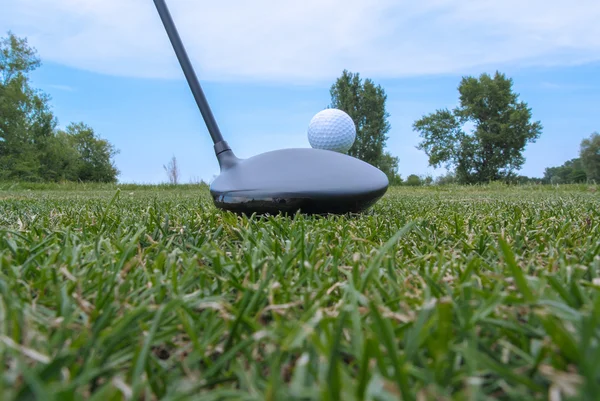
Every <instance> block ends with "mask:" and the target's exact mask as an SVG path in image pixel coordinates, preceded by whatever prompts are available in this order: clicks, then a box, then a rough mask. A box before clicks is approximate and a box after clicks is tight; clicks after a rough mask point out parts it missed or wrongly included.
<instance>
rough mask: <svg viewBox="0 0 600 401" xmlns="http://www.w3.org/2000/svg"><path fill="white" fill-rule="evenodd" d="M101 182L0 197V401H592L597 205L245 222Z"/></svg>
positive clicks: (182, 195) (479, 199) (471, 195)
mask: <svg viewBox="0 0 600 401" xmlns="http://www.w3.org/2000/svg"><path fill="white" fill-rule="evenodd" d="M35 185H47V184H35ZM35 185H32V186H35ZM57 186H58V185H57ZM114 186H115V185H114V184H101V185H98V186H93V185H81V186H70V188H71V189H70V190H53V189H51V187H50V186H49V187H48V188H49V190H46V191H36V190H33V191H29V190H16V189H12V190H10V189H8V190H6V191H4V192H3V193H2V197H3V200H2V202H0V230H1V231H2V235H0V311H1V313H2V314H1V317H2V324H1V325H0V364H1V366H2V367H3V370H2V380H0V393H1V394H2V399H3V400H6V401H11V400H26V399H44V400H73V401H79V400H84V399H85V400H92V401H93V400H123V399H131V400H141V399H145V400H159V399H160V400H198V399H203V400H224V399H231V400H242V399H244V400H265V399H270V400H282V399H290V400H300V399H302V400H336V399H339V400H349V401H352V400H365V399H366V400H391V399H399V398H400V394H401V396H402V399H403V400H444V399H447V400H450V399H454V400H466V399H474V400H484V399H501V400H545V399H558V398H557V397H558V395H560V397H561V399H564V400H568V399H571V400H575V399H577V400H590V401H591V400H595V399H596V397H597V394H599V393H600V387H599V386H600V365H599V364H598V363H597V361H598V358H599V357H600V331H598V327H599V325H600V286H599V285H598V280H599V279H600V265H599V264H598V255H599V254H600V248H599V244H600V212H599V211H600V198H599V197H598V195H597V194H595V193H591V192H583V190H579V189H571V188H570V187H569V188H566V189H565V188H563V187H562V186H561V187H560V188H556V187H554V188H553V187H541V188H540V190H535V189H534V190H531V189H529V188H524V189H520V187H515V188H514V189H505V188H504V187H503V188H501V189H497V188H496V187H484V186H478V187H475V188H472V189H466V188H461V187H452V188H451V189H450V188H448V189H447V190H445V189H441V188H440V187H435V186H433V187H430V188H427V189H424V188H421V189H419V190H413V189H410V188H406V187H396V188H391V189H390V191H389V192H388V193H387V194H386V195H385V196H384V198H382V199H381V201H380V202H379V203H377V204H376V205H375V206H374V208H373V209H372V210H371V211H370V212H368V213H366V214H362V215H357V216H324V217H319V216H312V217H311V216H302V215H298V216H294V217H289V218H286V217H283V216H267V217H263V218H259V217H257V216H254V217H244V216H235V215H233V214H230V213H226V212H221V211H217V210H216V209H215V208H214V206H213V205H212V203H211V198H210V194H209V192H208V188H206V187H204V188H200V187H198V186H196V187H192V186H181V187H180V186H178V187H175V186H168V185H163V186H158V187H135V186H128V187H127V188H128V189H127V190H124V188H125V187H121V186H119V188H123V190H117V191H115V190H114V189H110V188H114ZM549 395H552V396H551V397H549Z"/></svg>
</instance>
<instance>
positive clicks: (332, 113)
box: [308, 109, 356, 153]
mask: <svg viewBox="0 0 600 401" xmlns="http://www.w3.org/2000/svg"><path fill="white" fill-rule="evenodd" d="M355 139H356V125H354V121H352V118H351V117H350V116H349V115H348V114H346V113H345V112H344V111H342V110H339V109H325V110H322V111H320V112H318V113H317V114H315V116H314V117H313V118H312V119H311V120H310V124H309V125H308V142H309V143H310V146H312V147H313V148H315V149H325V150H331V151H334V152H339V153H346V152H348V151H349V150H350V148H351V147H352V145H353V144H354V140H355Z"/></svg>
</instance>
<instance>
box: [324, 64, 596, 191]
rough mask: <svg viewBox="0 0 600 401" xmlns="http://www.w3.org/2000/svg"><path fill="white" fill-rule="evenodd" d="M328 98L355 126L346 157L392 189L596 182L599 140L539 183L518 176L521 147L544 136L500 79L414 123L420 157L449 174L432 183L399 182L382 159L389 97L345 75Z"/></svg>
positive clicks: (465, 90) (388, 159)
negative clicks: (368, 167)
mask: <svg viewBox="0 0 600 401" xmlns="http://www.w3.org/2000/svg"><path fill="white" fill-rule="evenodd" d="M330 92H331V99H332V102H331V105H330V106H329V107H336V108H339V109H341V110H344V111H345V112H347V113H348V114H349V115H350V116H351V117H352V119H353V120H354V121H355V123H356V125H357V133H356V136H357V139H356V141H355V143H354V145H353V146H352V148H351V149H350V151H349V152H348V153H349V154H350V155H351V156H355V157H357V158H360V159H361V160H364V161H366V162H368V163H371V164H373V165H374V166H376V167H379V168H380V169H381V170H382V171H383V172H384V173H386V175H387V176H388V178H389V180H390V183H391V184H392V185H394V184H403V185H413V186H417V185H428V184H432V183H434V182H435V183H437V184H448V183H458V184H480V183H489V182H493V181H503V182H510V183H527V182H537V183H575V182H587V181H593V182H600V135H598V134H597V133H593V134H592V135H591V136H590V138H586V139H584V140H583V141H582V142H581V147H580V157H579V158H577V159H573V160H570V161H567V162H566V163H565V164H564V165H563V166H559V167H550V168H547V169H546V171H545V173H544V177H543V178H539V179H538V178H529V177H525V176H522V175H519V174H518V171H519V170H520V169H521V167H522V166H523V164H524V162H525V158H524V156H523V152H524V150H525V147H526V146H527V145H528V144H530V143H534V142H535V141H536V140H537V139H538V138H539V137H540V136H541V134H542V129H543V127H542V124H541V122H540V121H533V120H532V112H531V108H530V107H529V106H528V105H527V103H526V102H524V101H521V100H519V95H518V94H517V93H515V92H514V90H513V80H512V79H510V78H508V77H507V76H506V75H505V74H502V73H500V72H496V73H495V74H494V75H493V76H492V75H490V74H486V73H484V74H481V75H480V76H479V77H472V76H466V77H463V78H462V79H461V81H460V83H459V85H458V95H459V96H458V100H459V104H458V106H457V107H455V108H453V109H452V110H449V109H447V108H446V109H438V110H436V111H435V112H433V113H430V114H427V115H425V116H423V117H422V118H420V119H418V120H417V121H415V122H414V123H413V129H414V130H415V131H416V132H418V133H419V136H420V138H421V142H420V143H419V144H418V146H417V149H420V150H422V151H424V152H425V154H426V155H427V156H428V162H429V165H430V166H432V167H436V168H437V167H445V168H446V169H447V170H448V173H447V174H445V175H442V176H440V177H438V178H437V179H436V180H433V179H432V178H431V177H429V176H425V177H422V176H417V175H415V174H411V175H410V176H408V177H407V179H406V180H403V179H402V178H401V176H400V175H399V174H398V164H399V160H398V158H397V157H396V156H393V155H392V154H390V153H389V152H387V151H385V145H386V141H387V139H388V136H387V133H388V132H389V130H390V128H391V127H390V124H389V121H388V117H389V113H388V112H387V111H386V106H385V103H386V100H387V96H386V94H385V91H384V89H383V88H382V87H381V86H380V85H375V84H374V83H373V81H372V80H370V79H365V80H364V82H363V81H362V79H361V78H360V75H359V74H355V73H351V72H348V71H347V70H344V71H343V73H342V75H341V76H340V77H339V78H338V79H337V80H336V81H335V83H334V84H333V85H332V86H331V89H330Z"/></svg>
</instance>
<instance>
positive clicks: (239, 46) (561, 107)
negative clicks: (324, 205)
mask: <svg viewBox="0 0 600 401" xmlns="http://www.w3.org/2000/svg"><path fill="white" fill-rule="evenodd" d="M597 3H598V2H596V1H587V0H581V1H574V2H572V3H571V2H567V1H555V0H552V1H538V0H532V1H530V2H527V4H526V5H523V4H521V2H519V1H516V0H504V1H470V0H456V1H449V0H448V1H447V0H433V1H430V2H426V3H421V4H418V3H416V2H404V1H391V0H380V1H366V0H346V1H342V0H321V1H317V0H314V1H313V0H306V1H305V2H286V1H275V0H257V1H255V2H242V1H233V2H228V3H227V4H222V5H221V4H219V3H218V2H213V3H209V2H197V1H192V0H168V5H169V6H170V8H171V11H172V14H173V18H174V19H175V22H176V24H177V26H178V28H179V30H180V33H181V36H182V38H183V40H184V43H185V45H186V47H187V48H188V52H189V54H190V58H191V59H192V62H193V63H194V66H195V68H196V71H197V73H198V76H199V78H200V81H201V83H202V84H203V87H204V90H205V93H206V96H207V98H208V100H209V102H210V104H211V106H212V108H213V113H214V114H215V117H216V119H217V122H218V123H219V125H220V127H221V131H222V132H223V134H224V136H225V137H226V139H227V140H228V142H229V143H230V144H231V145H232V147H233V148H234V151H235V152H236V153H237V154H238V156H240V157H250V156H252V155H254V154H257V153H261V152H264V151H267V150H272V149H279V148H286V147H308V146H310V145H309V144H308V140H307V138H306V128H307V126H308V122H309V121H310V119H311V117H312V116H313V115H314V114H315V113H317V112H318V111H319V110H321V109H323V108H324V107H325V106H327V104H328V103H329V101H330V98H329V87H330V85H331V84H332V83H333V82H334V80H335V78H336V77H337V76H339V75H340V73H341V71H342V70H343V69H344V68H347V69H349V70H350V71H353V72H359V73H360V74H361V76H363V77H369V78H372V79H373V80H374V81H375V82H376V83H378V84H381V85H382V86H383V87H384V89H385V91H386V93H387V95H388V102H387V110H388V112H389V113H390V114H391V116H390V123H391V126H392V129H391V131H390V133H389V137H390V138H389V140H388V144H387V145H388V146H387V148H388V150H389V151H390V152H391V153H392V154H394V155H396V156H399V158H400V166H399V170H400V173H401V174H402V176H403V177H406V176H407V175H409V174H412V173H416V174H427V173H429V174H432V175H434V176H435V175H438V174H439V173H441V172H442V171H439V170H434V169H432V168H430V167H428V165H427V157H426V155H425V154H424V153H423V152H422V151H419V150H417V149H416V148H415V146H416V145H417V144H418V142H419V137H418V134H417V133H415V132H413V131H412V128H411V126H412V123H413V122H414V121H415V120H416V119H418V118H420V117H421V116H422V115H424V114H427V113H430V112H433V111H435V110H436V109H438V108H443V107H453V106H454V105H456V102H457V91H456V88H457V85H458V83H459V81H460V78H461V76H463V75H479V74H480V73H482V72H489V73H493V72H494V71H496V70H500V71H501V72H504V73H506V74H507V75H508V76H510V77H512V78H513V79H514V89H515V91H517V92H518V93H519V94H520V97H521V100H524V101H526V102H527V103H528V104H529V106H530V107H531V108H532V111H533V117H534V119H535V120H540V121H541V122H542V124H543V126H544V131H543V134H542V136H541V138H540V139H539V140H538V141H537V142H536V143H534V144H530V145H528V147H527V150H526V152H525V156H526V159H527V161H526V163H525V166H524V168H523V169H522V171H521V173H522V174H525V175H529V176H538V177H539V176H541V175H542V174H543V171H544V168H546V167H549V166H554V165H560V164H562V163H563V162H564V161H566V160H568V159H570V158H573V157H577V153H578V148H579V143H580V142H581V139H583V138H584V137H587V136H589V135H590V134H591V133H592V132H593V131H600V119H599V118H598V115H599V111H600V24H598V23H597V21H598V20H600V4H597ZM9 29H10V30H12V31H13V32H14V33H15V34H17V35H19V36H26V37H28V39H29V42H30V43H31V44H32V45H33V46H35V47H36V48H37V50H38V52H39V55H40V57H41V58H42V60H43V66H42V67H41V68H40V69H38V70H37V71H36V72H35V73H34V74H33V81H34V84H35V85H36V86H37V87H39V88H41V89H42V90H44V91H45V92H47V93H49V94H50V95H51V96H52V105H53V109H54V111H55V113H56V115H57V117H58V118H59V122H60V124H61V126H65V125H67V124H68V123H69V122H78V121H83V122H85V123H87V124H89V125H91V126H92V127H93V128H94V129H95V130H96V132H97V133H98V134H99V135H100V136H102V137H103V138H106V139H108V140H110V142H112V143H113V144H114V145H115V146H116V147H117V148H118V149H119V150H120V154H119V155H118V156H117V157H116V159H115V160H116V164H117V166H118V168H119V169H120V170H121V175H120V177H119V179H120V181H122V182H138V183H157V182H164V181H166V175H165V173H164V170H163V168H162V165H163V164H166V163H167V162H168V161H169V159H170V157H171V156H173V155H175V156H176V157H177V159H178V162H179V163H180V167H181V172H182V177H183V181H184V182H187V181H189V180H192V179H204V180H207V181H208V180H210V179H211V178H212V176H213V175H215V174H217V173H218V165H217V162H216V159H215V157H214V154H213V150H212V142H211V140H210V137H209V135H208V132H207V131H206V128H205V126H204V122H203V120H202V117H201V116H200V114H199V112H198V111H197V109H196V105H195V103H194V100H193V98H192V96H191V93H190V91H189V88H188V87H187V84H186V82H185V80H184V79H183V75H182V73H181V72H180V68H179V65H178V64H177V60H176V58H175V55H174V54H173V50H172V48H171V47H170V44H169V42H168V39H167V37H166V34H165V32H164V28H163V27H162V25H161V23H160V20H159V19H158V16H157V15H156V11H155V9H154V5H153V4H152V2H151V1H150V0H130V1H128V2H120V1H117V0H104V1H101V0H87V1H83V0H52V1H50V0H19V2H18V3H14V4H12V5H11V6H9V8H8V13H5V12H3V13H2V14H1V15H0V30H1V31H2V32H3V33H2V35H4V33H5V32H6V31H7V30H9Z"/></svg>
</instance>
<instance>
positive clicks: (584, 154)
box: [579, 132, 600, 183]
mask: <svg viewBox="0 0 600 401" xmlns="http://www.w3.org/2000/svg"><path fill="white" fill-rule="evenodd" d="M579 156H580V158H581V164H582V165H583V169H584V170H585V173H586V174H587V178H588V180H591V181H594V182H596V183H600V134H598V133H597V132H594V133H593V134H592V135H591V136H590V137H589V138H586V139H584V140H583V141H581V146H580V150H579Z"/></svg>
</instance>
